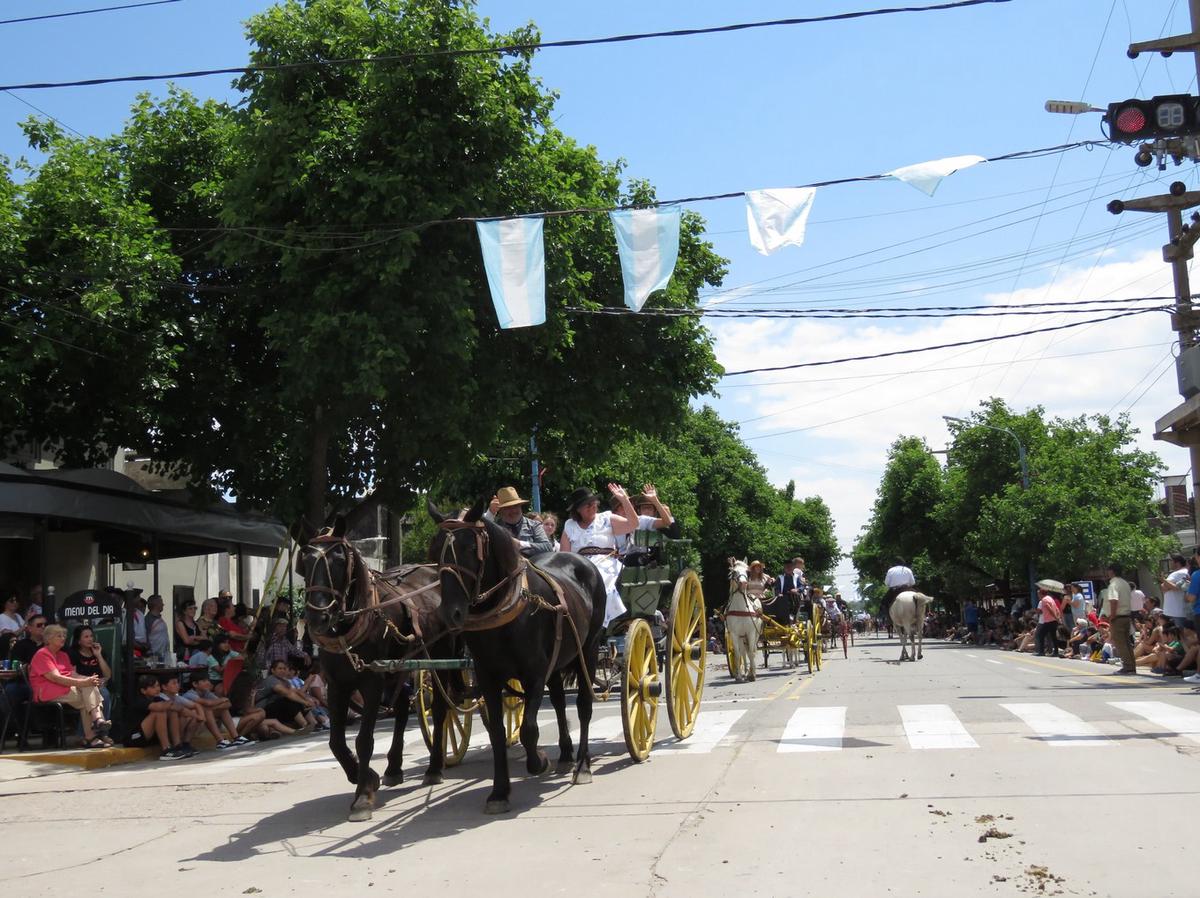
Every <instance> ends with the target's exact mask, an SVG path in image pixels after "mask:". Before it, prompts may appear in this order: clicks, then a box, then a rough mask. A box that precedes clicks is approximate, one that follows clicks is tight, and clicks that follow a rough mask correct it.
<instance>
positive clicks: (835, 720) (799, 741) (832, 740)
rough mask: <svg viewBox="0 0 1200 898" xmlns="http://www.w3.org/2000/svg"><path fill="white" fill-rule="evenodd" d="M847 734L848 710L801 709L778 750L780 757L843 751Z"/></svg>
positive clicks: (788, 723)
mask: <svg viewBox="0 0 1200 898" xmlns="http://www.w3.org/2000/svg"><path fill="white" fill-rule="evenodd" d="M845 733H846V709H845V708H797V709H796V713H795V714H793V715H792V717H791V719H790V720H789V721H788V722H787V726H786V727H785V728H784V731H783V736H782V737H781V738H780V740H779V747H778V748H777V749H776V751H777V752H779V753H780V754H789V753H792V752H807V751H839V750H840V749H841V747H842V737H843V736H844V735H845Z"/></svg>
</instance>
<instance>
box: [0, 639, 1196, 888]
mask: <svg viewBox="0 0 1200 898" xmlns="http://www.w3.org/2000/svg"><path fill="white" fill-rule="evenodd" d="M840 654H841V653H840V650H839V652H838V653H837V655H836V656H826V663H825V667H824V669H823V670H822V671H821V672H820V673H818V674H817V675H815V676H808V675H807V674H798V673H795V672H792V671H787V672H785V671H781V670H780V669H779V664H780V661H779V658H778V656H773V657H772V659H771V662H772V669H771V670H769V671H766V672H764V673H762V674H761V675H760V676H759V678H758V681H757V682H755V683H749V684H745V685H738V684H734V683H732V681H731V680H730V679H729V677H728V676H727V674H726V673H725V671H724V667H723V666H721V667H717V666H716V661H717V659H715V658H710V663H709V678H710V679H709V682H708V684H707V689H706V692H705V702H704V706H703V710H702V712H701V715H700V719H699V723H698V726H697V730H696V733H695V734H694V735H693V737H692V738H691V739H690V740H688V741H686V742H683V743H676V742H675V741H674V739H673V737H671V735H670V729H669V727H668V725H667V720H666V714H665V709H662V710H661V711H660V715H659V721H658V734H659V737H660V742H659V743H658V745H657V746H656V748H655V750H654V752H653V754H652V756H651V759H650V760H649V761H648V762H647V763H644V764H634V763H631V762H630V761H629V760H628V759H627V757H626V755H625V750H624V745H623V742H622V738H621V734H620V714H619V711H620V709H619V707H618V705H617V703H616V702H615V701H610V702H608V703H606V704H604V705H601V706H600V707H599V710H598V712H597V715H596V718H595V726H594V730H593V746H594V753H595V754H596V755H597V756H598V761H597V763H596V765H595V773H596V776H595V781H594V783H592V784H591V785H588V786H580V787H571V786H569V785H567V778H566V777H562V776H554V775H548V776H545V777H541V778H533V777H528V776H526V775H525V774H524V767H523V765H522V764H521V763H520V756H521V753H522V752H521V749H520V748H519V747H518V748H514V749H510V757H511V769H512V771H513V777H514V779H513V796H512V798H513V811H512V812H511V813H510V814H508V815H505V816H502V817H488V816H485V815H484V814H483V812H482V809H483V804H484V798H485V795H486V794H487V791H488V789H489V787H490V769H491V767H490V756H489V752H488V750H487V749H486V748H485V747H484V746H483V741H484V736H483V733H482V730H481V728H478V727H477V728H476V730H475V733H474V735H473V737H472V744H473V747H472V748H471V750H470V752H469V753H468V755H467V759H466V761H465V763H464V764H463V765H462V766H460V767H457V768H452V769H450V770H448V771H447V776H446V781H445V783H444V784H443V785H441V786H438V787H435V788H424V787H422V786H421V785H420V781H421V771H422V770H423V767H424V763H425V752H424V746H423V744H422V743H421V737H420V734H419V732H418V731H417V730H416V728H415V724H414V723H413V722H411V721H410V727H409V730H408V733H407V734H406V739H405V742H406V749H407V754H408V757H407V762H406V765H405V775H406V781H405V783H404V784H403V785H401V786H399V787H397V788H395V789H392V790H384V791H383V792H381V806H380V807H378V808H377V809H376V812H375V817H374V819H373V820H372V821H370V822H368V823H348V822H346V813H347V811H348V809H349V805H350V799H351V792H350V790H349V788H348V785H347V783H346V782H345V780H344V777H343V776H342V775H341V773H340V771H338V770H336V769H335V764H334V763H333V761H332V760H331V758H330V757H329V754H328V749H327V747H326V746H325V744H324V741H323V740H322V739H320V738H319V737H318V736H309V737H306V738H303V739H298V740H293V741H288V740H283V741H281V742H276V743H273V744H271V745H265V746H255V747H253V748H252V749H249V750H244V751H242V752H240V753H229V754H222V755H220V756H217V755H216V754H215V753H206V754H205V755H203V756H201V757H200V758H197V759H194V760H191V761H186V762H180V763H174V764H168V763H165V762H154V763H145V764H139V765H128V766H124V767H118V768H113V769H109V770H103V771H93V772H83V771H73V770H72V771H68V772H62V770H63V768H53V772H46V771H47V770H49V769H51V768H48V767H45V766H37V767H34V766H32V765H25V764H24V763H23V762H20V761H4V762H0V779H3V782H2V783H0V790H2V792H3V795H4V798H5V799H6V802H5V804H4V807H5V809H6V812H7V813H6V814H5V817H6V819H7V821H8V824H9V825H8V827H7V830H6V843H7V844H6V852H5V854H6V857H7V865H6V866H7V880H8V885H7V894H10V895H15V896H26V895H35V894H39V893H42V892H44V891H46V890H48V889H51V888H53V889H55V890H60V889H61V888H62V887H64V886H65V887H67V888H69V889H70V890H72V891H74V890H77V889H78V888H80V887H84V884H85V883H86V888H87V889H88V890H89V891H92V892H99V893H107V894H113V893H118V892H119V893H122V894H127V893H128V892H129V891H130V889H131V888H134V887H136V886H135V884H141V886H142V887H144V888H146V889H155V888H161V887H162V886H163V885H165V884H166V883H168V882H169V883H170V884H171V885H170V887H171V889H172V891H174V892H176V893H179V894H193V895H194V894H221V895H239V894H261V895H263V896H265V898H269V896H276V895H318V894H322V893H324V892H326V891H327V890H329V889H331V888H336V889H338V890H339V891H344V892H346V893H352V894H373V893H385V894H391V893H395V894H425V893H435V894H448V895H464V894H488V895H495V896H506V895H521V896H527V895H540V894H547V895H551V894H553V895H559V894H561V895H576V896H587V895H605V896H626V895H631V896H632V895H639V896H642V895H654V896H696V895H723V896H724V895H729V896H732V895H738V896H743V895H793V894H837V895H839V896H878V895H882V894H889V893H890V894H893V895H899V896H906V895H927V896H943V895H945V896H951V895H953V896H961V895H963V894H983V895H1017V894H1025V893H1030V892H1032V893H1042V894H1047V895H1057V894H1063V895H1099V896H1107V895H1113V896H1116V895H1127V894H1130V893H1131V892H1132V891H1133V890H1134V889H1135V888H1137V889H1139V890H1142V891H1144V890H1145V889H1146V887H1148V886H1149V887H1151V888H1154V887H1156V886H1157V887H1160V888H1162V887H1166V886H1168V885H1169V884H1170V881H1171V880H1170V874H1169V872H1168V871H1169V870H1170V869H1171V868H1172V867H1173V866H1175V865H1177V864H1178V863H1179V862H1180V861H1182V859H1183V858H1182V852H1183V851H1185V848H1184V846H1185V845H1186V843H1187V838H1186V837H1187V835H1188V833H1190V832H1191V831H1193V830H1194V828H1195V808H1196V802H1195V796H1196V791H1195V789H1196V787H1195V784H1196V782H1197V781H1198V777H1197V771H1198V769H1200V768H1198V767H1197V765H1198V764H1200V697H1198V696H1197V693H1196V692H1195V690H1194V689H1192V688H1190V687H1188V686H1186V685H1184V684H1180V683H1179V682H1178V681H1167V682H1165V683H1164V682H1162V681H1160V680H1158V679H1157V678H1154V677H1151V676H1147V675H1143V676H1138V677H1136V678H1126V677H1112V676H1111V675H1110V671H1111V670H1113V669H1114V668H1110V667H1104V666H1101V665H1098V664H1089V663H1084V662H1073V661H1065V660H1053V659H1042V658H1031V657H1029V656H1016V655H1014V654H1012V653H1010V652H1001V651H998V650H995V649H975V648H970V647H960V646H953V645H949V644H944V643H927V644H926V646H925V658H924V660H923V661H921V662H919V663H916V664H904V665H897V664H896V663H894V662H895V659H896V657H897V656H898V654H899V649H898V646H897V644H896V643H895V642H892V641H888V640H884V639H870V638H867V639H865V640H864V639H860V640H859V642H858V645H857V646H855V647H853V648H852V649H851V650H850V658H849V659H848V660H845V659H843V658H841V656H840ZM760 662H761V658H760ZM548 707H549V706H548V702H547V703H546V704H545V706H544V708H543V713H542V715H541V717H540V720H541V721H542V739H541V743H542V744H543V745H544V746H547V748H548V750H551V757H552V759H553V758H554V757H555V756H556V751H557V750H556V749H553V746H554V743H555V738H554V731H553V718H552V716H550V715H549V714H548V713H546V712H547V709H548ZM571 718H572V720H574V712H573V709H572V711H571ZM476 723H478V721H476ZM378 735H379V741H378V743H377V747H376V751H377V757H378V755H379V753H381V752H382V751H383V750H384V749H385V748H386V745H387V743H388V740H389V737H390V721H387V722H385V723H384V724H382V725H381V726H380V728H379V734H378ZM601 740H603V741H601ZM376 769H377V770H382V764H381V763H377V764H376ZM1164 852H1165V854H1164ZM64 868H66V871H65V873H64ZM368 889H371V890H373V892H367V891H366V890H368ZM418 890H419V891H418Z"/></svg>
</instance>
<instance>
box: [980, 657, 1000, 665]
mask: <svg viewBox="0 0 1200 898" xmlns="http://www.w3.org/2000/svg"><path fill="white" fill-rule="evenodd" d="M983 660H984V661H986V662H987V663H988V664H1003V662H1002V661H996V660H995V659H993V658H984V659H983Z"/></svg>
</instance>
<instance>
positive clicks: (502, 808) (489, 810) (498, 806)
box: [483, 798, 508, 814]
mask: <svg viewBox="0 0 1200 898" xmlns="http://www.w3.org/2000/svg"><path fill="white" fill-rule="evenodd" d="M483 812H484V813H485V814H507V813H508V799H507V798H494V799H492V800H491V801H489V802H488V803H487V804H485V805H484V806H483Z"/></svg>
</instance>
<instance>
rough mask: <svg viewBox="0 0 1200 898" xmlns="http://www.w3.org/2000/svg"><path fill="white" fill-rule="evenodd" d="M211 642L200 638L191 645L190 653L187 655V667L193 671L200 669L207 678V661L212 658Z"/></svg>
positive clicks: (202, 637) (205, 638)
mask: <svg viewBox="0 0 1200 898" xmlns="http://www.w3.org/2000/svg"><path fill="white" fill-rule="evenodd" d="M211 652H212V640H211V639H208V638H207V637H205V636H201V637H200V638H199V639H197V640H196V641H195V642H194V643H193V644H192V653H191V654H190V655H188V660H187V665H188V667H190V668H192V669H193V670H197V669H202V670H204V671H205V674H204V675H205V677H206V678H207V676H208V673H207V671H208V659H209V658H211V657H212V654H211Z"/></svg>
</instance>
